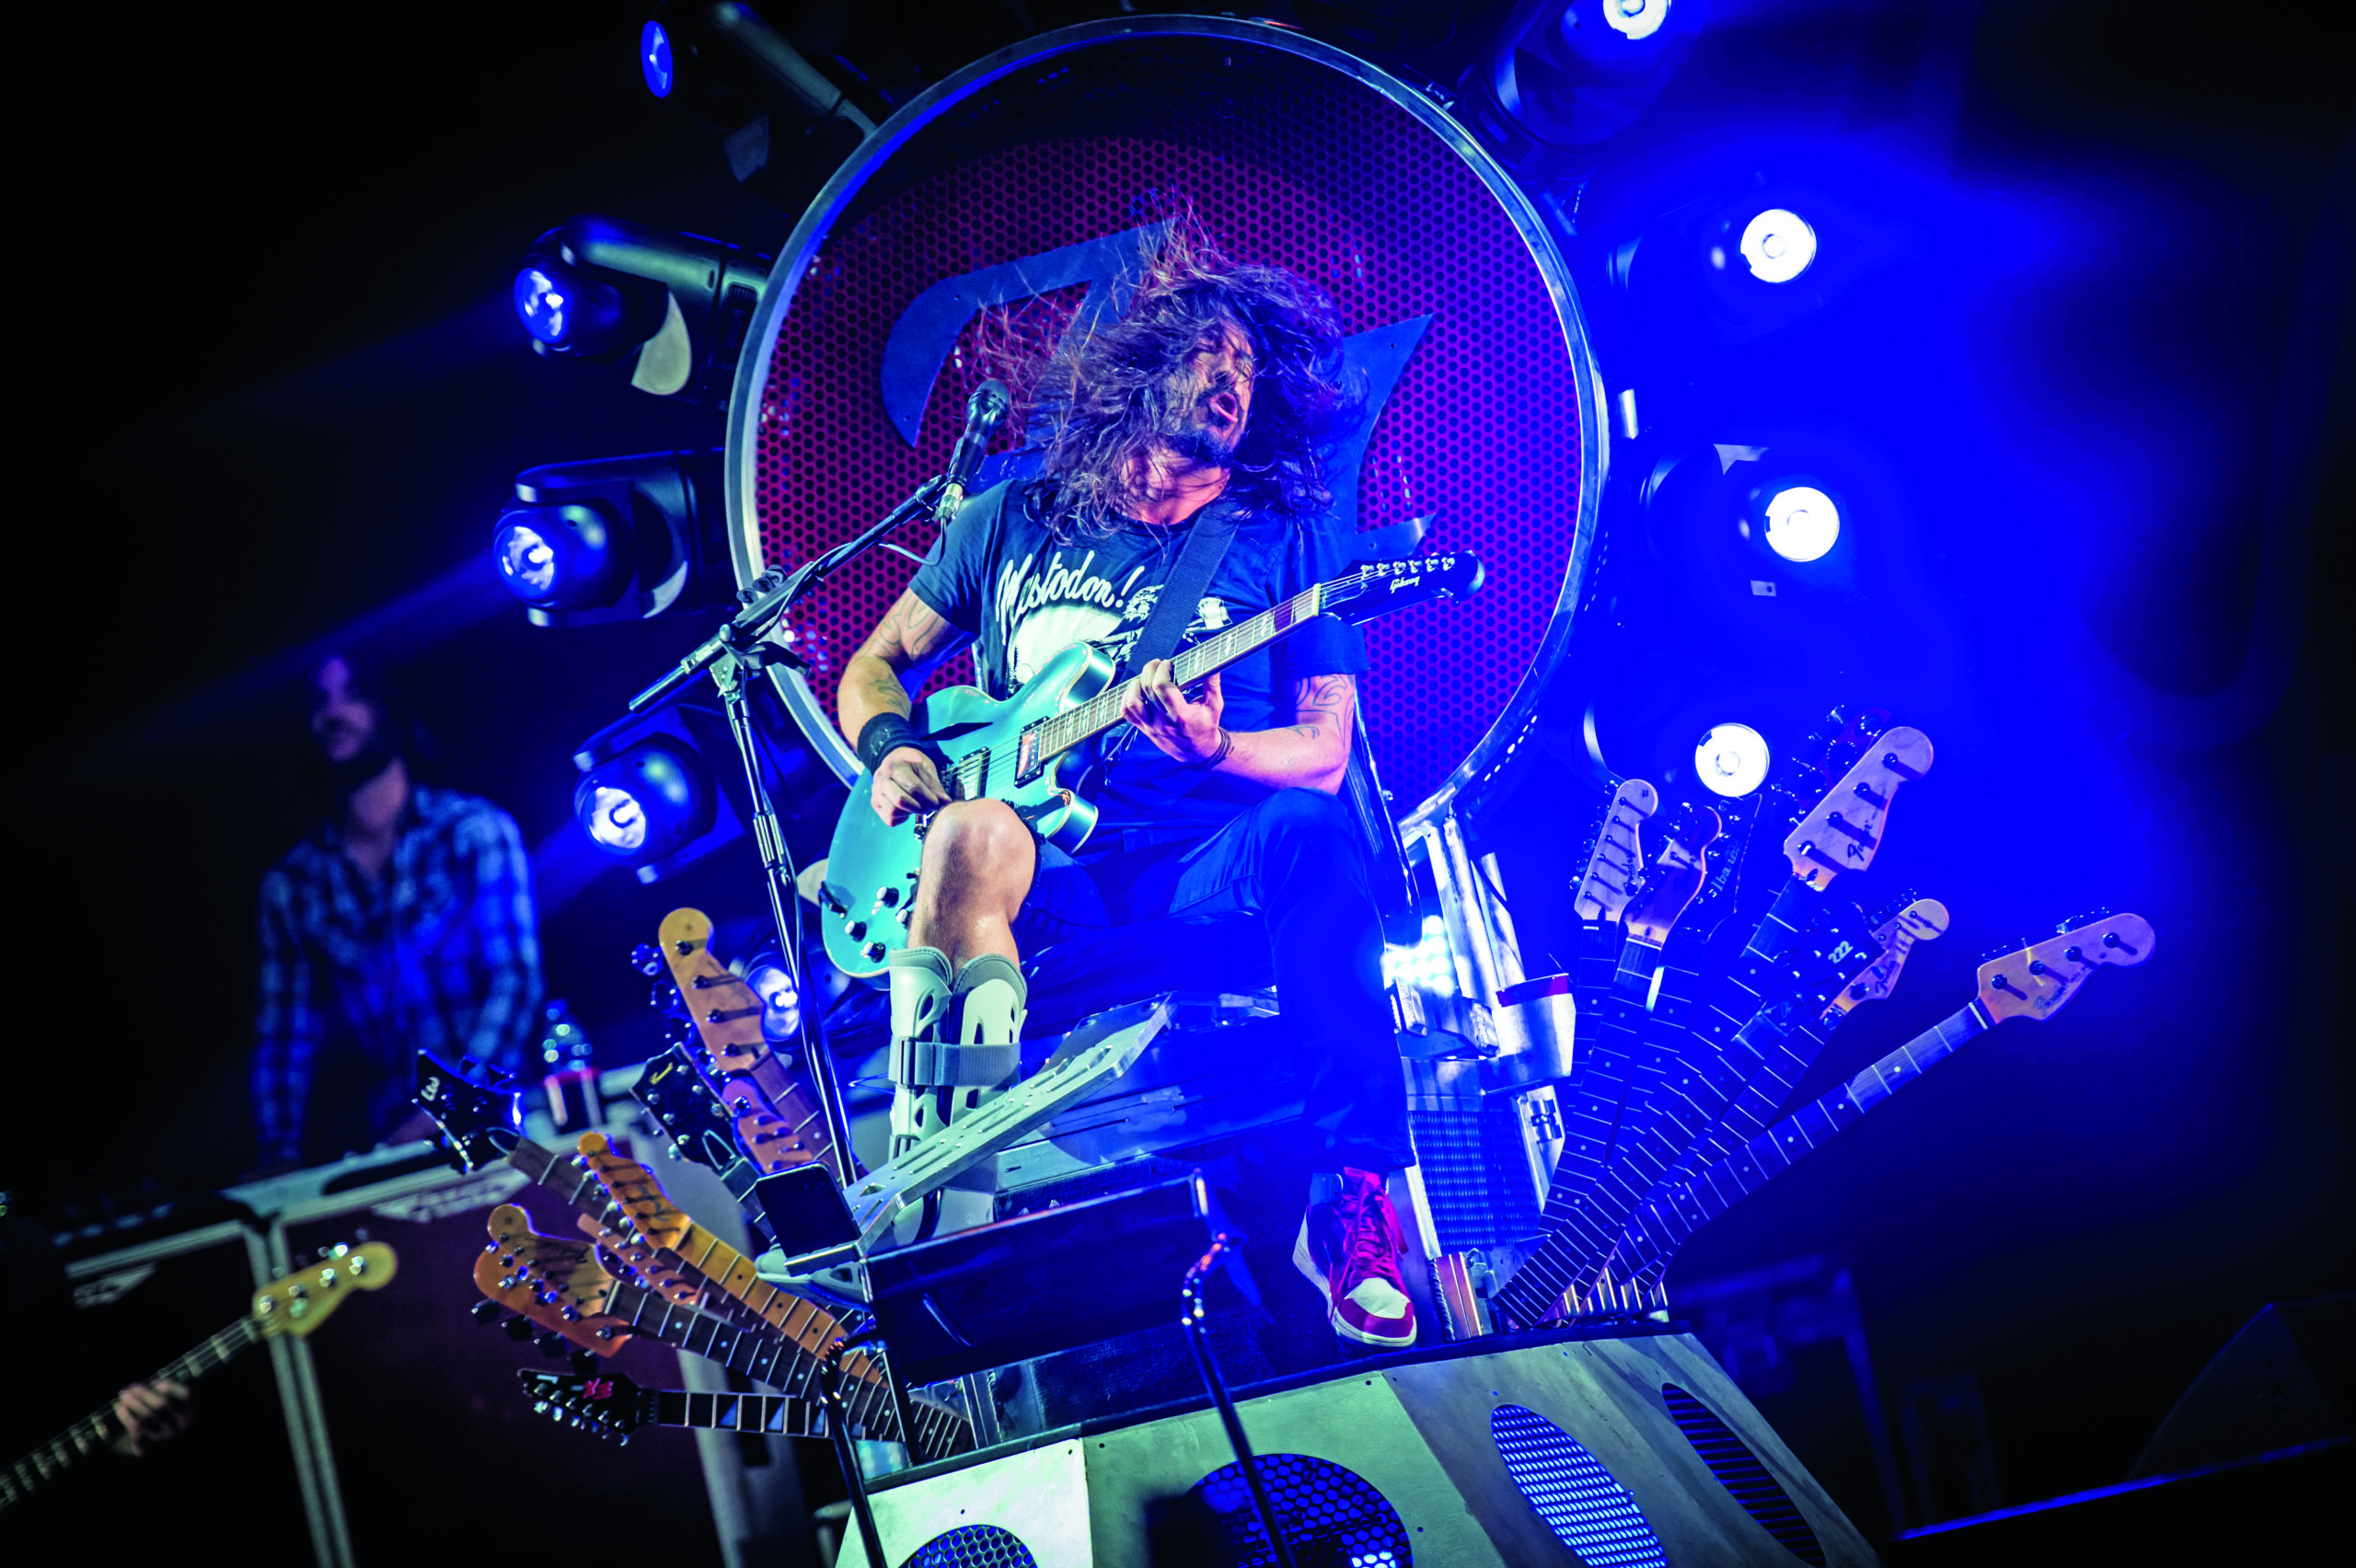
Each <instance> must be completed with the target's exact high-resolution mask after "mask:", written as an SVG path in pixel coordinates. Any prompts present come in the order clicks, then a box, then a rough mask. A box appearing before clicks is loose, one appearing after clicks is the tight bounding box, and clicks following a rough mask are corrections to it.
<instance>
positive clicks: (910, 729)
mask: <svg viewBox="0 0 2356 1568" xmlns="http://www.w3.org/2000/svg"><path fill="white" fill-rule="evenodd" d="M902 746H914V747H916V748H917V749H918V750H919V751H921V750H923V749H924V736H923V735H921V734H919V733H918V732H917V727H916V726H915V725H914V724H911V723H909V722H908V721H907V715H906V714H901V713H878V714H877V715H876V716H875V717H874V718H872V719H870V720H869V721H867V722H866V723H864V724H862V725H860V729H859V742H858V744H856V745H855V746H853V747H852V749H853V750H854V751H856V752H858V753H859V760H860V761H861V762H863V763H865V764H866V765H867V770H868V771H869V772H870V773H872V772H874V771H875V770H876V769H877V768H878V767H883V759H884V758H885V757H887V756H889V755H892V754H893V753H894V752H895V751H897V750H899V749H900V748H901V747H902Z"/></svg>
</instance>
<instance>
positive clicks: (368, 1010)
mask: <svg viewBox="0 0 2356 1568" xmlns="http://www.w3.org/2000/svg"><path fill="white" fill-rule="evenodd" d="M539 1002H540V946H539V938H538V937H537V934H536V933H535V931H534V929H533V922H532V892H531V885H530V873H529V870H528V862H527V861H526V859H525V853H524V840H523V836H522V835H521V834H520V833H518V832H517V831H516V827H515V823H514V818H512V817H510V816H509V815H508V814H507V813H505V812H502V811H501V810H500V809H499V808H498V807H497V806H494V805H492V804H491V802H490V801H482V800H477V799H475V798H474V797H473V796H470V795H460V794H456V793H453V792H452V791H450V790H426V789H419V790H412V791H411V793H410V804H409V805H408V807H407V808H406V809H405V810H404V812H403V815H402V823H401V828H400V836H399V838H398V841H397V842H396V843H395V845H394V848H393V858H392V860H391V863H390V864H389V865H388V866H387V870H386V875H385V879H384V880H383V881H382V882H370V881H368V879H367V878H365V877H364V876H363V875H362V874H361V872H360V869H359V868H358V867H357V866H354V865H353V864H352V859H351V857H350V856H348V855H346V854H345V853H344V851H343V845H342V836H341V833H340V832H339V831H338V830H337V829H336V828H335V827H333V826H329V827H327V828H324V829H322V830H321V831H320V832H319V833H318V835H317V836H313V837H311V838H307V839H306V840H304V841H303V842H302V843H300V844H298V845H296V846H295V847H294V848H293V849H292V850H290V851H288V853H287V856H286V858H285V859H283V860H282V861H280V862H279V864H278V867H277V869H276V870H272V871H271V873H270V874H269V875H268V876H267V877H265V878H263V879H262V884H261V1000H260V1016H259V1018H258V1019H257V1021H256V1027H255V1033H256V1036H257V1043H256V1046H255V1050H254V1065H253V1097H254V1120H255V1123H256V1124H257V1127H258V1130H259V1131H260V1142H261V1154H262V1158H263V1159H299V1158H301V1157H302V1154H303V1147H302V1145H303V1124H304V1111H305V1106H306V1101H307V1099H308V1097H309V1093H310V1088H311V1077H312V1067H313V1065H314V1063H315V1061H316V1060H317V1058H318V1052H319V1050H320V1047H321V1044H322V1041H323V1036H325V1035H326V1034H327V1033H328V1032H329V1029H330V1028H335V1027H336V1026H337V1025H340V1026H341V1028H340V1029H338V1030H337V1032H338V1034H339V1036H348V1037H349V1040H350V1043H351V1044H352V1045H353V1046H355V1047H356V1048H357V1049H358V1050H359V1051H360V1053H361V1054H362V1055H364V1057H365V1059H366V1062H367V1064H368V1068H369V1076H370V1077H371V1078H373V1079H374V1084H373V1087H372V1088H371V1090H370V1093H369V1105H368V1113H369V1121H370V1124H371V1125H372V1126H373V1127H374V1128H375V1131H376V1133H377V1134H378V1135H379V1136H381V1135H382V1134H383V1133H385V1132H386V1131H387V1130H389V1129H390V1128H391V1127H392V1126H393V1125H394V1124H397V1123H398V1121H399V1120H400V1115H401V1111H402V1107H403V1106H404V1105H405V1104H406V1102H407V1101H408V1099H409V1095H410V1089H411V1087H412V1066H411V1064H412V1063H413V1061H414V1060H415V1053H417V1052H418V1051H420V1050H430V1051H433V1052H434V1053H436V1054H437V1055H443V1056H445V1057H456V1056H459V1055H468V1056H472V1057H474V1058H476V1059H477V1060H479V1061H483V1062H489V1063H491V1064H494V1065H496V1066H499V1067H501V1068H502V1069H513V1068H514V1066H516V1065H517V1061H518V1058H519V1056H520V1055H521V1051H522V1047H523V1046H524V1044H525V1041H526V1038H527V1037H528V1036H529V1034H530V1033H531V1032H532V1030H533V1028H534V1026H535V1025H536V1024H537V1022H538V1011H539ZM329 1009H332V1015H333V1016H332V1019H330V1017H329Z"/></svg>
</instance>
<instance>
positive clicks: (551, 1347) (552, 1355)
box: [532, 1332, 572, 1361]
mask: <svg viewBox="0 0 2356 1568" xmlns="http://www.w3.org/2000/svg"><path fill="white" fill-rule="evenodd" d="M532 1343H533V1344H534V1345H535V1346H536V1347H537V1349H538V1350H539V1353H540V1354H541V1355H545V1356H547V1357H548V1358H549V1360H550V1361H561V1360H563V1359H564V1357H565V1355H566V1347H567V1346H568V1345H570V1344H571V1343H572V1341H570V1340H568V1339H566V1338H565V1337H564V1336H563V1335H562V1334H560V1333H555V1332H545V1333H537V1334H534V1335H533V1336H532Z"/></svg>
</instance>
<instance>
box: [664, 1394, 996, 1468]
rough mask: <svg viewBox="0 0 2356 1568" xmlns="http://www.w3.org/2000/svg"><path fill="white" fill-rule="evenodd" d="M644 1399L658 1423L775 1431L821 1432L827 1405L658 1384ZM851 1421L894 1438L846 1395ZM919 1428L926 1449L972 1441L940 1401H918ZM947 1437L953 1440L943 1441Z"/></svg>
mask: <svg viewBox="0 0 2356 1568" xmlns="http://www.w3.org/2000/svg"><path fill="white" fill-rule="evenodd" d="M648 1403H649V1404H650V1405H651V1407H652V1408H651V1409H650V1410H649V1411H648V1412H647V1415H648V1419H650V1420H652V1421H653V1423H654V1424H655V1425H657V1426H688V1427H697V1428H700V1429H703V1430H706V1431H719V1432H762V1433H769V1434H773V1435H777V1436H780V1437H824V1436H826V1435H827V1431H826V1406H825V1405H824V1404H823V1403H821V1402H820V1401H817V1400H815V1399H805V1398H801V1397H797V1396H795V1395H792V1394H700V1393H692V1392H690V1391H688V1390H687V1389H654V1390H653V1391H652V1398H651V1399H650V1400H649V1401H648ZM845 1405H846V1408H848V1409H850V1412H851V1421H852V1424H853V1425H854V1426H855V1427H858V1428H860V1431H861V1432H862V1433H863V1434H864V1435H867V1436H870V1437H876V1438H880V1439H881V1440H882V1441H883V1442H887V1443H888V1442H896V1441H898V1440H899V1436H898V1431H899V1429H898V1426H897V1424H894V1425H893V1426H892V1427H891V1428H890V1429H889V1430H888V1431H884V1432H878V1431H876V1430H875V1429H874V1428H873V1427H871V1426H866V1425H863V1424H861V1423H860V1420H859V1412H858V1411H857V1409H856V1408H855V1407H852V1406H851V1405H850V1401H848V1400H846V1401H845ZM916 1414H917V1423H918V1428H919V1437H920V1442H919V1445H918V1446H919V1447H921V1448H922V1450H923V1452H925V1453H926V1454H930V1455H935V1456H938V1455H942V1454H946V1453H953V1452H957V1451H960V1450H961V1449H963V1448H965V1447H972V1444H971V1443H970V1442H969V1441H966V1440H965V1432H966V1422H965V1419H964V1417H963V1416H961V1415H959V1414H958V1413H957V1412H954V1411H951V1410H945V1409H943V1408H941V1406H939V1405H931V1404H920V1405H918V1406H917V1407H916ZM944 1439H946V1440H947V1441H948V1442H949V1443H950V1444H951V1445H952V1446H951V1447H942V1446H941V1444H942V1442H943V1440H944Z"/></svg>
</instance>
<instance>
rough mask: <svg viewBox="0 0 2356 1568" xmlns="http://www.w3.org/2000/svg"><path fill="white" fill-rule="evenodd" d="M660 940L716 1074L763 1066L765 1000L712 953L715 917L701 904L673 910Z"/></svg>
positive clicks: (668, 965)
mask: <svg viewBox="0 0 2356 1568" xmlns="http://www.w3.org/2000/svg"><path fill="white" fill-rule="evenodd" d="M656 941H657V946H658V947H659V949H660V950H661V951H662V954H663V962H664V965H665V966H667V967H668V968H669V970H670V972H671V979H672V982H673V983H674V984H675V985H676V986H678V987H679V999H680V1000H681V1001H683V1002H684V1003H686V1004H687V1020H688V1021H689V1022H691V1023H693V1024H694V1025H695V1030H696V1039H697V1040H698V1042H699V1043H701V1045H702V1046H703V1050H704V1055H707V1056H708V1057H710V1062H711V1071H712V1073H713V1074H714V1076H718V1075H721V1074H724V1073H748V1072H751V1071H752V1070H753V1069H754V1068H755V1067H756V1066H759V1065H760V1061H761V1058H762V1057H764V1056H766V1055H768V1051H769V1045H768V1038H767V1037H766V1036H765V1035H763V1034H762V1032H761V1015H762V1012H763V1010H764V1008H763V1004H762V1002H761V998H760V997H759V996H758V995H757V994H756V992H755V991H754V990H753V988H752V987H751V986H747V985H746V984H745V982H744V980H743V979H742V978H741V977H740V976H738V975H737V974H735V973H734V972H733V971H732V970H730V969H729V967H728V966H727V965H726V964H724V963H721V962H720V960H719V959H718V958H717V957H715V956H714V955H713V953H712V951H711V917H710V916H708V915H706V914H705V913H704V912H703V911H702V910H700V909H674V910H672V911H671V913H669V914H668V915H665V916H664V917H663V924H662V926H661V928H659V929H658V931H657V932H656Z"/></svg>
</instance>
